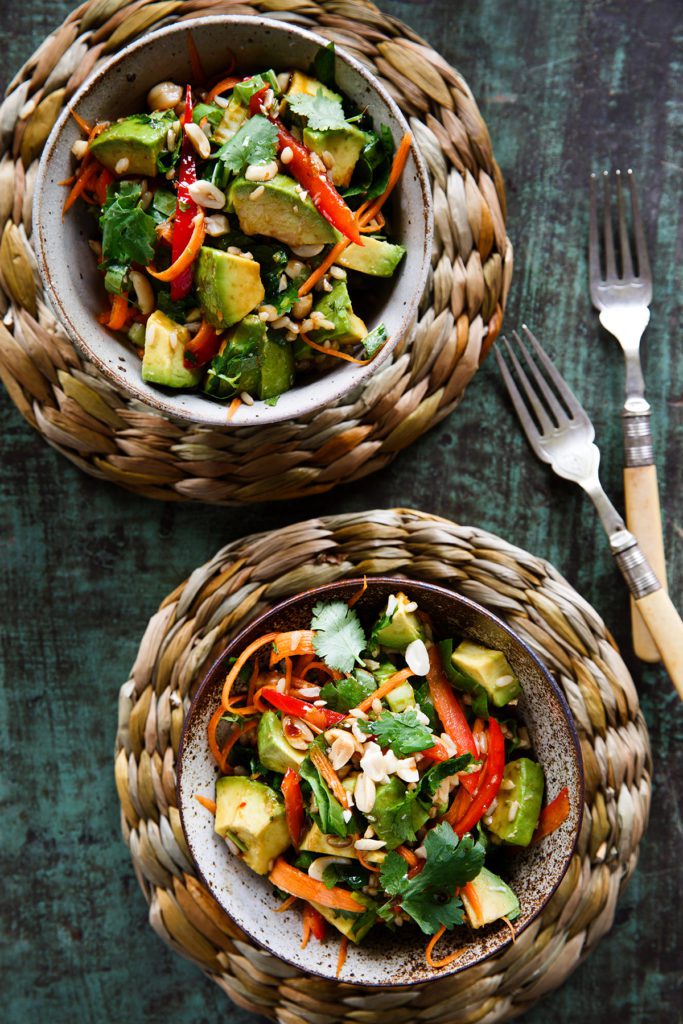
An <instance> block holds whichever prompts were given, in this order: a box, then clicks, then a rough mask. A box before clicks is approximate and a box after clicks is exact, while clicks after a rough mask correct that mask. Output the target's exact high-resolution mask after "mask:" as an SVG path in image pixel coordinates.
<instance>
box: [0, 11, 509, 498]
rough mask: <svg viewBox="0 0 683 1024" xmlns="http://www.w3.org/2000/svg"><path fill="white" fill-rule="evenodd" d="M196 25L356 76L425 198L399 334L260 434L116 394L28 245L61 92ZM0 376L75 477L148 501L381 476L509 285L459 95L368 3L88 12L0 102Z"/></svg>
mask: <svg viewBox="0 0 683 1024" xmlns="http://www.w3.org/2000/svg"><path fill="white" fill-rule="evenodd" d="M202 13H210V14H218V13H235V14H237V13H239V14H254V15H255V14H269V15H272V16H274V17H277V18H279V19H284V20H287V21H292V22H296V23H297V24H299V25H302V26H304V27H309V28H312V29H314V30H316V31H317V32H319V33H320V34H322V35H324V36H326V37H327V38H328V39H331V40H334V42H335V43H338V44H339V45H340V46H343V47H344V48H345V49H347V50H349V51H350V52H351V53H352V54H353V55H354V56H356V57H358V58H359V59H360V60H361V61H363V62H364V63H365V64H367V65H368V66H369V67H370V68H371V69H372V70H373V71H374V72H375V73H376V74H377V75H378V77H379V78H380V79H381V80H382V82H383V83H384V85H385V86H386V87H387V89H388V90H389V92H390V93H391V94H392V95H393V97H394V98H395V99H396V101H397V103H398V104H399V106H400V107H401V108H402V110H403V111H404V113H405V114H406V116H407V117H408V118H409V120H410V123H411V127H412V130H413V132H414V136H415V139H416V141H417V143H418V145H419V146H420V149H421V150H422V153H423V155H424V157H425V160H426V162H427V164H428V166H429V169H430V174H431V178H432V185H433V191H434V212H435V232H434V252H433V260H432V272H431V274H430V278H429V281H428V285H427V289H426V292H425V295H424V298H423V302H422V305H421V308H420V314H419V318H418V322H417V325H416V327H415V329H414V331H413V332H412V335H411V336H410V337H408V338H407V339H406V340H405V341H404V342H402V343H401V345H399V346H398V347H397V348H396V349H395V350H394V353H393V354H392V357H391V358H388V359H387V360H386V362H385V363H383V364H382V366H381V367H380V368H379V369H378V371H377V373H375V374H374V375H373V376H372V377H371V378H370V380H369V382H368V383H367V384H365V385H364V386H362V387H360V388H357V389H356V390H355V391H353V392H351V393H350V394H349V395H347V396H345V397H344V398H342V399H340V401H339V402H338V403H337V404H336V405H333V406H330V407H328V408H327V409H325V410H323V411H322V412H319V413H316V414H313V415H311V416H309V417H305V418H301V419H298V420H296V421H294V422H289V423H281V424H276V425H274V426H273V427H269V428H264V427H258V428H253V427H252V428H242V429H238V428H235V427H233V428H231V429H228V428H226V430H225V431H221V430H216V429H207V428H204V429H202V428H199V427H195V426H193V425H188V424H182V423H178V422H174V421H172V420H170V419H168V418H165V417H164V416H162V415H160V414H159V413H157V412H155V411H153V410H152V409H150V408H148V407H147V406H144V405H141V404H140V403H139V402H137V401H132V400H130V399H128V398H126V396H125V395H123V394H121V393H119V392H117V391H116V390H115V389H114V388H113V387H112V386H111V385H110V384H109V383H108V382H106V381H105V380H104V379H103V378H102V377H101V376H99V374H98V373H97V372H96V371H95V370H94V368H93V367H92V366H91V365H89V364H87V363H85V362H84V361H83V360H82V358H81V356H80V355H79V354H78V352H77V351H76V349H75V348H74V346H73V345H72V343H71V341H70V340H69V339H68V337H67V336H66V335H65V333H64V331H63V330H62V328H61V327H60V325H59V323H58V322H57V320H56V319H55V317H54V315H53V314H52V312H51V310H50V308H49V306H48V305H47V303H46V301H45V297H44V295H43V291H42V287H41V284H40V281H39V278H38V275H37V271H36V261H35V257H34V253H33V250H32V247H31V230H32V226H31V203H32V199H33V185H34V182H35V176H36V171H37V162H38V159H39V157H40V153H41V151H42V148H43V146H44V144H45V141H46V139H47V136H48V134H49V132H50V129H51V128H52V126H53V124H54V122H55V120H56V119H57V117H58V115H59V113H60V111H61V109H62V107H63V106H64V104H65V103H66V102H68V100H69V97H70V96H71V95H72V94H73V93H74V91H75V90H76V89H77V88H78V87H79V86H80V85H81V84H82V82H83V81H84V79H85V78H86V77H87V76H88V75H89V74H90V72H91V71H92V70H93V69H94V68H95V67H96V66H97V64H98V62H99V61H101V60H103V59H105V58H107V57H110V56H111V55H112V54H114V53H116V52H117V51H118V50H120V49H121V48H122V47H123V46H125V45H126V44H127V43H128V42H130V41H132V40H133V39H134V38H135V37H138V36H140V35H142V34H144V33H145V32H147V31H150V30H151V29H153V28H158V27H159V26H161V25H163V24H166V23H168V22H170V21H177V20H178V19H185V18H193V17H197V16H199V15H201V14H202ZM0 234H1V242H0V315H1V316H2V317H3V318H4V320H3V322H2V323H0V377H1V378H2V381H3V383H4V384H5V387H6V388H7V391H8V392H9V395H10V397H11V398H12V400H13V401H14V403H15V405H16V406H17V408H18V409H19V411H20V412H21V414H22V415H23V416H24V418H25V419H26V420H27V421H28V422H29V423H30V424H31V426H33V427H35V429H36V430H38V431H39V432H40V433H41V434H42V435H43V437H44V438H45V440H46V441H47V442H48V443H49V444H51V445H52V446H53V447H54V448H57V449H58V451H60V452H62V454H63V455H65V456H66V457H67V458H68V459H70V460H71V462H73V463H75V464H76V465H77V466H80V468H81V469H83V470H84V471H85V472H86V473H89V474H91V475H92V476H95V477H97V478H98V479H101V480H109V481H113V482H114V483H117V484H119V485H120V486H122V487H125V488H127V489H128V490H132V491H136V492H138V493H141V494H144V495H147V496H148V497H151V498H161V499H166V500H174V501H181V500H187V499H190V500H195V501H205V502H213V503H218V504H226V505H227V504H238V503H241V502H253V501H261V500H269V501H272V500H273V498H277V499H287V498H295V497H301V496H304V495H307V494H316V493H320V492H322V491H326V490H329V489H330V488H332V487H334V486H335V484H337V483H340V482H342V481H343V482H348V481H350V480H355V479H358V478H360V477H362V476H366V475H367V474H369V473H372V472H374V471H375V470H378V469H381V468H382V467H383V466H385V465H387V463H389V462H390V461H391V460H392V459H393V458H394V457H395V456H396V454H397V453H398V452H399V451H401V450H402V449H403V448H405V447H407V446H408V445H409V444H411V443H412V442H413V441H414V440H415V439H416V438H418V437H419V436H420V435H421V434H422V433H424V431H426V430H427V429H428V428H429V427H431V426H434V425H435V424H436V423H439V422H440V421H441V420H442V419H443V418H444V417H445V416H447V415H448V414H449V413H450V412H451V411H452V410H453V409H454V408H455V407H456V405H457V404H458V402H459V401H460V398H461V397H462V394H463V391H464V389H465V386H466V385H467V383H468V382H469V380H470V379H471V378H472V376H473V375H474V373H475V372H476V370H477V367H478V366H479V363H480V361H481V359H482V358H483V357H484V355H485V354H486V351H487V350H488V348H489V347H490V345H491V344H492V343H493V341H494V339H495V337H496V335H497V334H498V331H499V330H500V326H501V322H502V317H503V309H504V307H505V300H506V297H507V294H508V290H509V287H510V278H511V275H512V247H511V245H510V242H509V240H508V239H507V237H506V234H505V190H504V187H503V181H502V177H501V174H500V170H499V168H498V165H497V164H496V162H495V160H494V158H493V153H492V149H491V141H490V139H489V134H488V130H487V128H486V125H485V123H484V121H483V119H482V117H481V114H480V113H479V110H478V108H477V105H476V103H475V101H474V98H473V96H472V93H471V92H470V90H469V88H468V86H467V83H466V82H465V81H464V80H463V78H462V76H461V75H460V74H459V73H458V72H457V71H456V70H455V69H454V68H452V67H450V65H449V64H447V63H446V61H445V60H444V59H443V58H442V57H440V56H439V54H438V53H436V52H435V51H434V50H433V49H432V48H431V47H430V46H429V45H428V44H427V43H425V42H424V41H423V40H422V39H420V37H419V36H418V35H416V34H415V33H414V32H413V31H412V30H411V29H410V28H408V27H407V26H406V25H404V24H403V23H402V22H400V21H398V20H397V19H396V18H392V17H390V16H388V15H386V14H383V13H381V12H380V11H379V10H378V9H377V8H376V7H375V6H374V5H372V4H370V3H367V2H366V0H251V2H250V3H244V4H242V3H239V2H237V3H236V2H235V0H162V2H154V3H148V2H147V0H89V2H86V3H83V4H81V6H80V7H78V9H77V10H75V11H74V12H73V13H72V14H71V15H70V16H69V18H67V20H66V22H65V23H64V24H63V25H62V26H61V28H59V29H58V30H57V31H56V32H54V33H53V34H52V35H51V36H49V37H48V38H47V39H46V40H45V42H44V43H43V44H42V46H41V47H40V48H39V49H38V50H37V52H36V53H35V54H34V55H33V56H32V57H31V58H30V60H29V61H28V62H27V63H26V64H25V65H24V67H23V68H22V69H21V71H20V72H19V73H18V75H17V76H16V77H15V79H14V80H13V81H12V82H11V83H10V85H9V87H8V92H7V96H6V98H5V101H4V102H3V104H2V105H1V106H0Z"/></svg>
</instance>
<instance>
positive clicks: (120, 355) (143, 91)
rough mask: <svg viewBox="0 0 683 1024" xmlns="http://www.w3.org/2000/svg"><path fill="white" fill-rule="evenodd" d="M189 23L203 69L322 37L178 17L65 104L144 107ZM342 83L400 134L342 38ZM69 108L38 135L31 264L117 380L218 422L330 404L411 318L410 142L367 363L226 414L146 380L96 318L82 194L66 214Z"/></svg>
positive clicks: (116, 109)
mask: <svg viewBox="0 0 683 1024" xmlns="http://www.w3.org/2000/svg"><path fill="white" fill-rule="evenodd" d="M189 33H192V38H193V39H194V41H195V44H196V46H197V49H198V50H199V53H200V55H201V59H202V63H203V65H204V67H205V69H206V71H207V73H208V74H209V75H211V76H213V75H216V74H219V73H220V72H221V71H222V70H224V68H225V66H226V51H227V49H228V48H229V49H230V50H232V51H233V52H234V53H235V54H236V55H237V60H238V69H239V70H243V71H245V72H247V71H249V70H258V69H260V68H264V67H273V68H275V70H276V71H277V70H283V69H285V68H288V67H295V68H300V69H302V70H305V69H307V68H308V67H309V66H310V64H311V61H312V59H313V57H314V56H315V54H316V53H317V51H318V49H319V47H321V46H325V45H326V42H327V41H326V40H325V39H323V38H322V37H321V36H316V35H314V34H313V33H312V32H307V31H304V30H303V29H301V28H298V27H295V26H293V25H291V24H286V23H284V22H282V21H275V20H268V19H265V18H253V17H239V16H215V17H209V18H201V19H197V20H192V21H182V22H178V23H177V24H176V25H172V26H170V27H168V28H163V29H160V30H159V31H158V32H152V33H150V34H149V35H147V36H145V37H144V38H143V39H141V40H139V41H137V42H135V43H132V44H131V45H130V46H127V47H126V48H125V49H124V50H122V51H121V52H120V53H119V54H117V56H116V57H114V58H113V59H112V60H111V61H108V62H107V63H106V64H105V65H103V66H102V67H101V68H100V69H99V70H98V71H96V72H95V74H94V75H93V76H92V77H91V78H89V79H88V81H87V82H86V83H85V84H84V85H83V86H82V88H81V89H80V90H79V91H78V92H77V93H76V95H75V96H74V98H73V100H72V101H71V104H70V109H72V110H75V111H76V112H77V113H78V114H80V115H81V117H83V118H85V120H86V121H88V122H90V123H93V122H95V121H96V120H102V119H109V120H115V119H116V118H118V117H121V116H123V115H124V114H129V113H133V112H135V111H137V110H145V109H146V99H145V98H146V95H147V92H148V91H149V89H150V88H151V86H153V85H155V84H156V83H157V82H158V81H160V80H161V79H164V78H173V79H174V80H175V81H178V82H185V81H187V80H189V79H191V77H192V75H191V69H190V59H189V54H188V47H187V38H188V35H189ZM336 74H337V81H338V83H339V88H340V89H341V90H342V91H343V92H344V93H346V95H348V96H349V97H350V98H351V99H353V100H354V101H355V102H356V103H357V104H358V105H359V106H360V107H367V109H368V111H369V113H370V115H371V117H372V118H373V121H374V123H375V125H380V124H386V125H388V126H389V127H390V128H391V131H392V134H393V136H394V139H395V140H396V142H398V140H399V139H400V138H401V137H402V136H403V134H404V133H405V132H407V131H408V130H409V128H408V124H407V123H406V121H405V118H404V117H403V115H402V114H401V112H400V110H399V109H398V107H397V106H396V104H395V103H394V101H393V100H392V99H391V97H390V96H389V94H388V93H387V91H386V90H385V89H384V88H383V87H382V86H381V85H380V83H379V82H378V81H377V79H376V78H374V77H373V75H371V74H370V73H369V72H368V71H367V70H366V68H365V67H364V66H363V65H362V64H360V63H359V62H358V61H357V60H355V59H354V58H353V57H351V56H349V55H348V54H347V53H345V52H344V51H343V50H341V49H338V50H337V52H336ZM80 137H81V136H80V134H79V130H78V127H77V125H76V122H75V121H74V119H73V118H72V117H71V116H70V114H69V110H65V111H64V112H63V114H62V116H61V117H60V118H59V120H58V121H57V123H56V125H55V127H54V129H53V131H52V133H51V135H50V137H49V139H48V141H47V144H46V146H45V150H44V153H43V157H42V160H41V162H40V167H39V170H38V178H37V181H36V186H35V201H34V207H33V224H34V234H35V250H36V255H37V257H38V266H39V269H40V273H41V276H42V278H43V281H44V283H45V287H46V289H47V292H48V295H49V297H50V300H51V302H52V305H53V307H54V309H55V312H56V314H57V316H58V317H59V319H60V320H61V322H62V324H63V325H64V327H65V328H66V329H67V330H68V332H69V334H70V335H71V337H72V338H73V340H74V342H76V344H77V345H78V346H79V347H80V349H81V350H82V352H83V353H84V355H85V356H86V357H87V358H88V359H89V360H91V362H93V363H94V364H95V365H96V366H97V367H98V369H99V370H101V371H102V373H103V374H104V375H105V376H106V377H108V378H109V379H110V380H111V381H112V382H113V383H114V384H115V385H116V386H117V387H118V388H120V389H121V390H122V391H124V392H125V393H127V394H128V395H131V396H132V397H135V398H139V399H141V400H142V401H143V402H145V403H146V404H147V405H149V406H152V407H153V408H155V409H158V410H159V411H161V412H163V413H166V414H168V415H170V416H173V417H176V418H178V419H181V420H190V421H192V422H196V423H204V424H210V425H213V426H222V427H230V428H232V427H236V426H237V427H239V426H248V425H258V424H268V423H276V422H278V421H280V420H291V419H295V418H296V417H299V416H304V415H306V414H307V413H310V412H313V411H314V410H316V409H320V408H322V407H323V406H327V405H329V404H331V403H332V402H335V401H336V400H337V399H339V398H340V397H341V396H342V395H344V394H346V393H347V392H348V391H350V390H351V389H353V388H354V387H356V386H357V385H358V384H360V383H361V382H362V381H364V380H365V379H366V378H368V377H369V376H370V375H371V374H372V373H374V371H375V369H376V368H377V366H379V364H380V363H381V362H382V361H383V360H384V359H386V357H387V356H388V355H389V353H390V352H391V350H392V349H393V348H394V347H395V346H396V345H397V344H398V342H399V341H400V340H401V338H403V337H404V336H405V334H406V333H407V332H408V330H410V328H411V327H412V325H413V323H414V321H415V317H416V314H417V307H418V302H419V300H420V296H421V294H422V291H423V289H424V285H425V281H426V278H427V271H428V269H429V260H430V256H431V240H432V206H431V191H430V186H429V176H428V174H427V170H426V167H425V164H424V161H423V159H422V158H421V156H420V154H419V152H418V150H417V148H416V147H415V145H413V148H412V151H411V154H410V156H409V158H408V163H407V165H406V167H405V170H404V172H403V174H402V176H401V180H400V182H399V184H398V186H397V188H396V190H395V193H394V196H393V197H392V199H391V200H390V201H389V202H390V209H391V219H392V236H393V237H395V239H396V240H397V241H399V242H401V244H402V245H404V246H405V247H406V249H407V254H406V257H405V258H404V260H403V262H402V264H401V266H400V268H399V271H398V272H397V274H396V275H395V276H394V278H393V279H392V280H391V281H386V282H382V281H381V279H378V283H377V288H376V289H375V291H374V297H373V299H372V307H371V308H370V309H368V310H362V312H364V313H365V314H366V320H367V324H368V328H369V329H372V328H373V327H376V326H377V324H378V323H380V322H381V321H383V322H384V323H385V325H386V327H387V331H388V334H389V341H388V342H387V344H386V345H385V346H384V348H383V349H382V351H381V352H380V353H379V354H378V356H377V358H376V359H374V360H373V361H372V363H369V364H368V365H367V366H355V365H353V364H351V363H341V362H340V366H339V367H338V368H337V369H334V370H332V371H330V372H329V373H327V374H326V375H324V376H321V377H319V378H317V379H316V380H313V381H310V382H308V383H306V384H303V385H299V386H295V387H294V388H292V390H291V391H287V392H285V394H284V395H282V397H281V398H280V400H279V401H278V403H277V405H275V406H268V405H266V404H265V403H264V402H255V403H254V405H253V406H247V405H243V406H241V407H240V409H239V410H238V412H237V414H236V415H235V416H234V418H233V419H232V420H231V421H229V422H228V421H227V419H226V411H227V403H219V402H215V401H212V400H211V399H209V398H206V397H204V396H203V395H201V394H199V393H193V392H182V391H181V392H173V391H171V390H169V389H164V390H161V389H159V388H154V387H151V386H150V385H148V384H146V383H145V382H144V381H143V380H142V377H141V373H140V360H139V359H138V357H137V355H135V353H134V352H132V351H131V349H130V348H128V347H127V346H126V345H125V344H124V343H123V342H122V341H120V340H119V339H118V338H117V337H115V336H114V335H113V334H112V333H111V332H109V331H107V330H106V329H105V328H104V327H102V326H101V325H100V324H99V323H98V322H97V314H98V313H100V312H101V311H102V309H103V308H104V307H105V305H106V300H105V292H104V288H103V285H102V279H101V275H100V274H99V272H98V270H97V266H96V260H95V259H94V257H93V254H92V252H91V251H90V249H89V247H88V245H87V240H88V238H90V237H94V232H93V227H92V221H91V218H90V216H89V214H88V211H87V209H85V208H84V206H83V204H81V203H78V204H76V206H75V207H73V208H72V210H71V212H70V213H69V215H68V216H67V217H66V219H65V220H64V221H62V213H61V211H62V206H63V204H64V199H65V195H66V192H65V189H64V187H63V186H60V185H59V182H60V181H63V180H64V179H65V178H68V177H69V175H70V174H71V173H72V170H73V157H72V156H71V146H72V145H73V143H74V142H75V141H76V139H78V138H80Z"/></svg>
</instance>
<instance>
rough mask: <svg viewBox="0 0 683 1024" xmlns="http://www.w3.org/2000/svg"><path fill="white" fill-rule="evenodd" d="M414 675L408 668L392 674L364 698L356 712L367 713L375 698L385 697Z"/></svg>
mask: <svg viewBox="0 0 683 1024" xmlns="http://www.w3.org/2000/svg"><path fill="white" fill-rule="evenodd" d="M414 675H415V673H414V672H413V671H412V669H409V668H402V669H401V671H400V672H394V674H393V676H389V678H388V679H387V680H386V682H384V683H382V685H381V686H380V687H378V688H377V689H376V690H374V691H373V692H372V693H371V694H370V696H369V697H366V698H365V700H362V701H361V702H360V704H359V705H358V709H357V710H358V711H367V710H368V709H369V708H371V707H372V702H373V700H375V698H377V699H378V700H381V699H382V697H386V695H387V694H388V693H391V691H392V690H395V689H396V687H397V686H400V685H401V683H402V682H403V681H404V680H405V679H410V677H411V676H414ZM347 717H348V716H347Z"/></svg>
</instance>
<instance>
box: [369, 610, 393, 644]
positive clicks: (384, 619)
mask: <svg viewBox="0 0 683 1024" xmlns="http://www.w3.org/2000/svg"><path fill="white" fill-rule="evenodd" d="M396 607H398V605H397V606H396ZM395 614H396V608H394V611H393V612H392V613H391V615H387V613H386V612H383V613H382V614H381V615H380V617H379V618H378V620H377V622H376V623H375V624H374V626H373V627H372V633H371V634H370V646H371V647H373V648H374V647H377V646H378V645H379V640H378V639H377V637H378V635H379V634H380V633H381V632H382V630H383V629H386V627H387V626H390V625H391V620H392V619H393V617H394V615H395Z"/></svg>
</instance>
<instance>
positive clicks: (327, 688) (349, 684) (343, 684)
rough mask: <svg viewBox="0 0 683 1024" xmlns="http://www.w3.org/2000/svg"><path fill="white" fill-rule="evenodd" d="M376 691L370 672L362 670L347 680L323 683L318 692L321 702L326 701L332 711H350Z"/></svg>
mask: <svg viewBox="0 0 683 1024" xmlns="http://www.w3.org/2000/svg"><path fill="white" fill-rule="evenodd" d="M376 689H377V684H376V683H375V680H374V678H373V676H372V675H371V674H370V672H364V671H363V670H362V669H361V670H359V671H357V672H356V673H355V674H354V675H353V676H350V677H349V678H348V679H340V680H339V681H338V682H336V683H332V682H330V683H325V685H324V686H323V688H322V690H321V691H320V697H321V700H325V701H327V705H328V707H330V708H331V709H332V711H343V712H346V711H350V710H351V708H356V707H358V705H359V704H360V703H361V701H363V700H365V698H366V697H369V696H370V694H371V693H373V692H374V691H375V690H376Z"/></svg>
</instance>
